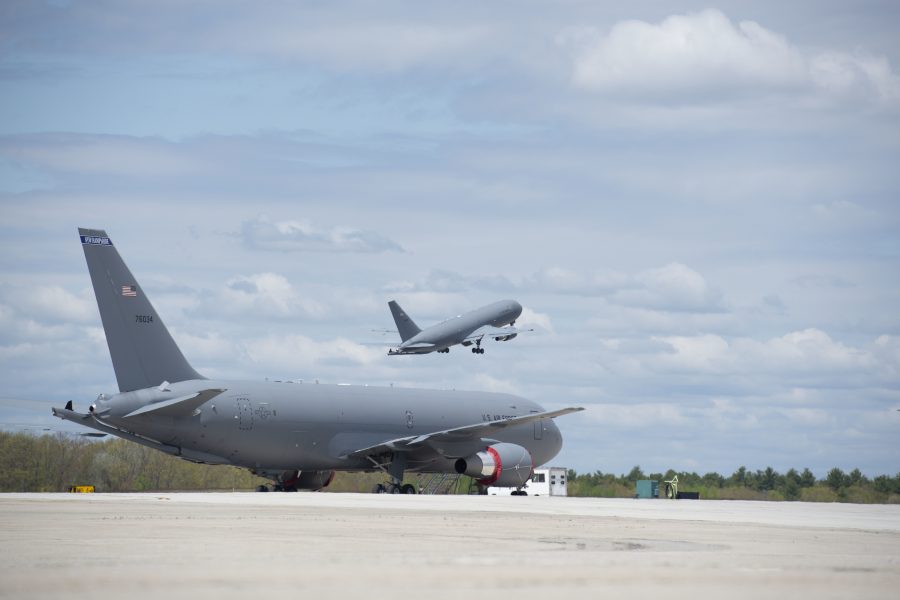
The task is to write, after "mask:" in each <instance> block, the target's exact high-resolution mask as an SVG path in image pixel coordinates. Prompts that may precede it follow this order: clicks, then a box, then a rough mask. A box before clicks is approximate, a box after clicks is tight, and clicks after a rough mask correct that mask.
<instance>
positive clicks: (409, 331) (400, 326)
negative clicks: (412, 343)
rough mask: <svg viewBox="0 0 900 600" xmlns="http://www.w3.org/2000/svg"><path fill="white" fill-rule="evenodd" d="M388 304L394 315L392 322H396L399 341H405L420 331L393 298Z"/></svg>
mask: <svg viewBox="0 0 900 600" xmlns="http://www.w3.org/2000/svg"><path fill="white" fill-rule="evenodd" d="M388 306H389V307H390V308H391V314H392V315H393V316H394V323H396V324H397V331H399V332H400V340H401V341H403V342H405V341H406V340H408V339H409V338H411V337H413V336H414V335H416V334H418V333H420V332H421V331H422V330H421V329H419V326H418V325H416V323H415V321H413V320H412V319H410V318H409V315H407V314H406V311H404V310H403V309H402V308H400V305H399V304H397V303H396V302H395V301H394V300H391V301H390V302H388Z"/></svg>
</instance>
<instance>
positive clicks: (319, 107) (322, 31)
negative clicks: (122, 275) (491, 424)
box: [0, 0, 900, 476]
mask: <svg viewBox="0 0 900 600" xmlns="http://www.w3.org/2000/svg"><path fill="white" fill-rule="evenodd" d="M898 26H900V5H898V4H897V3H895V2H892V1H860V2H836V1H831V0H815V1H813V0H798V1H796V2H790V3H787V4H785V3H783V2H771V1H759V2H753V3H747V2H737V1H725V2H717V3H710V2H692V1H687V0H686V1H684V2H660V1H643V2H641V1H638V2H628V3H603V2H588V1H583V2H582V1H566V0H562V1H558V2H534V1H527V0H526V1H518V2H492V3H485V2H467V1H463V2H455V3H449V4H448V3H419V2H416V3H407V2H391V1H387V2H369V1H337V2H326V3H322V2H279V1H274V2H266V3H263V4H260V3H258V2H250V1H238V0H235V1H224V2H222V1H216V2H211V1H209V2H204V1H198V2H191V3H182V2H170V1H166V0H154V1H127V0H126V1H119V2H109V1H85V2H81V1H78V0H73V1H65V0H57V1H52V2H40V1H34V0H29V1H19V0H7V1H5V2H3V3H2V5H0V223H2V236H0V256H2V258H0V380H2V382H3V386H2V390H0V422H2V423H3V427H4V428H7V429H16V428H22V427H25V426H33V425H39V426H48V427H50V426H52V427H54V428H56V429H64V428H65V427H64V425H63V424H62V423H61V422H59V421H56V420H55V419H53V418H52V417H50V414H49V412H50V411H49V409H50V406H53V405H57V406H58V405H61V404H62V403H64V402H65V401H66V400H69V399H72V400H74V402H75V405H76V407H77V406H79V405H81V406H84V405H86V404H88V403H89V402H90V401H92V400H93V398H95V397H96V395H97V394H99V393H101V392H106V393H110V392H115V391H116V384H115V378H114V374H113V371H112V367H111V363H110V361H109V354H108V350H107V348H106V344H105V339H104V337H103V332H102V328H101V326H100V321H99V315H98V312H97V308H96V304H95V302H94V298H93V293H92V290H91V286H90V280H89V277H88V273H87V269H86V266H85V264H84V258H83V254H82V250H81V247H80V244H79V242H78V238H77V232H76V228H77V227H79V226H82V227H92V228H102V229H105V230H106V231H107V232H108V233H109V235H110V237H111V239H112V240H113V243H114V244H115V245H116V246H117V247H118V249H119V252H120V253H121V254H122V256H123V258H124V259H125V261H126V262H127V263H128V265H129V267H130V268H131V270H132V271H133V272H134V274H135V276H136V277H137V279H138V280H139V281H140V283H141V285H142V287H143V289H144V290H145V292H146V293H147V294H148V296H149V297H150V298H151V300H152V301H153V303H154V305H155V307H156V309H157V311H158V312H159V314H160V315H161V317H162V319H163V320H164V322H165V323H166V325H167V326H168V327H169V329H170V330H171V332H172V334H173V336H174V337H175V339H176V341H177V342H178V344H179V346H180V347H181V349H182V351H183V352H184V354H185V355H186V356H187V358H188V359H189V360H190V362H191V363H192V364H193V366H194V367H195V368H196V369H197V370H198V371H199V372H200V373H202V374H204V375H205V376H207V377H217V378H230V379H242V378H246V379H254V380H263V379H265V378H269V379H293V380H299V379H302V380H304V381H313V380H319V381H321V382H328V383H352V384H369V385H396V386H406V387H427V388H442V389H444V388H446V389H467V390H482V391H500V392H510V393H514V394H518V395H521V396H526V397H528V398H530V399H533V400H535V401H537V402H539V403H541V404H542V405H543V406H545V407H546V408H547V409H556V408H562V407H565V406H584V407H585V408H586V409H587V410H585V411H584V412H582V413H578V414H575V415H568V416H565V417H561V418H559V419H558V425H559V426H560V428H561V429H562V432H563V435H564V437H565V445H564V448H563V450H562V452H561V453H560V455H559V456H558V457H557V458H556V459H554V461H553V464H554V465H559V466H565V467H569V468H573V469H576V470H577V471H578V472H593V471H596V470H601V471H603V472H613V473H626V472H628V471H629V470H630V469H631V467H633V466H635V465H640V466H641V467H642V468H643V470H644V471H645V472H651V471H658V472H664V471H665V470H667V469H670V468H671V469H675V470H678V471H698V472H700V473H705V472H708V471H717V472H720V473H723V474H726V475H727V474H730V473H732V472H733V471H734V470H736V469H737V468H738V467H740V466H742V465H743V466H746V467H748V468H750V469H762V468H765V467H767V466H772V467H774V468H775V469H777V470H780V471H785V470H787V469H789V468H792V467H794V468H804V467H809V468H811V469H812V470H813V472H815V473H816V474H817V475H819V476H824V474H825V473H826V472H827V471H828V469H830V468H831V467H834V466H837V467H840V468H842V469H844V470H850V469H853V468H859V469H861V470H862V471H863V472H864V473H866V474H869V475H877V474H894V473H897V472H900V310H898V308H897V307H898V306H900V209H898V201H900V196H898V193H900V169H898V165H900V119H898V117H900V72H898V69H900V37H898V36H897V35H896V32H897V30H898ZM503 298H514V299H516V300H518V301H519V302H521V303H522V305H523V306H524V307H525V310H524V312H523V315H522V317H521V318H520V320H519V321H518V323H517V324H519V325H523V326H527V327H530V328H534V330H535V331H534V332H533V333H529V334H527V335H524V334H523V335H521V336H519V338H517V339H515V340H513V341H510V342H504V343H494V342H491V343H489V344H487V346H486V353H485V354H484V355H473V354H472V353H470V352H469V351H468V350H466V349H462V348H454V349H452V350H451V352H450V353H449V354H432V355H426V356H400V357H388V356H387V355H386V349H387V346H388V345H389V344H390V343H395V340H394V339H393V337H392V336H390V335H389V336H383V335H382V334H379V333H376V332H373V331H372V330H373V329H387V328H392V327H393V323H392V321H391V317H390V313H389V311H388V308H387V302H388V300H391V299H396V300H398V301H399V302H400V304H401V305H402V306H403V307H404V309H405V310H406V311H407V312H408V313H409V314H410V315H411V316H412V317H413V318H414V319H415V320H416V321H417V322H418V323H419V324H420V325H423V326H424V325H429V324H433V323H436V322H438V321H440V320H442V319H444V318H447V317H449V316H453V315H456V314H459V313H462V312H464V311H466V310H469V309H473V308H476V307H478V306H481V305H484V304H487V303H490V302H493V301H495V300H498V299H503ZM54 421H56V422H54Z"/></svg>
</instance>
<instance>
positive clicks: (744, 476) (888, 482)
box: [568, 466, 900, 504]
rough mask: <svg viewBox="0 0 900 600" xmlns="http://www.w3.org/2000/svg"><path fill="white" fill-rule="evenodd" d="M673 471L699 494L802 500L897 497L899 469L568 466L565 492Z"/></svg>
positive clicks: (623, 487) (618, 494) (681, 485)
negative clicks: (583, 469)
mask: <svg viewBox="0 0 900 600" xmlns="http://www.w3.org/2000/svg"><path fill="white" fill-rule="evenodd" d="M675 475H678V489H679V491H696V492H700V497H701V498H706V499H712V500H716V499H718V500H788V501H795V500H799V501H802V502H855V503H861V504H876V503H878V504H884V503H891V504H897V503H900V473H897V474H896V475H894V476H889V475H879V476H877V477H874V478H869V477H866V476H865V475H863V473H862V472H861V471H860V470H859V469H853V470H852V471H850V472H849V473H845V472H844V471H842V470H841V469H839V468H837V467H835V468H833V469H831V470H830V471H828V474H827V475H826V476H825V477H824V478H822V479H817V478H816V476H815V475H814V474H813V473H812V471H810V470H809V469H803V470H802V471H797V469H788V471H787V472H785V473H783V474H782V473H779V472H778V471H776V470H775V469H773V468H772V467H766V468H765V469H758V470H756V471H751V470H750V469H747V468H746V467H743V466H742V467H740V468H738V469H737V470H736V471H735V472H734V473H732V474H731V475H730V476H729V477H725V476H723V475H720V474H718V473H706V474H705V475H699V474H697V473H688V472H677V471H674V470H671V469H670V470H668V471H666V472H665V473H649V474H645V473H644V472H643V471H642V470H641V468H640V467H639V466H636V467H634V468H633V469H631V471H630V472H629V473H628V474H626V475H614V474H612V473H603V472H602V471H596V472H594V473H590V474H581V475H579V474H578V473H576V472H575V471H572V470H570V471H569V477H568V479H569V483H568V487H569V495H570V496H598V497H606V498H631V497H633V496H634V495H635V484H636V482H637V481H638V480H640V479H651V480H656V481H658V482H660V494H661V495H662V493H663V491H662V490H663V482H664V481H671V480H672V479H673V478H674V477H675Z"/></svg>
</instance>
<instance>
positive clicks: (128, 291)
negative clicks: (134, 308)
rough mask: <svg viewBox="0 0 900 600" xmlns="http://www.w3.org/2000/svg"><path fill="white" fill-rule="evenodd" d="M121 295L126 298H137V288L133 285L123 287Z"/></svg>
mask: <svg viewBox="0 0 900 600" xmlns="http://www.w3.org/2000/svg"><path fill="white" fill-rule="evenodd" d="M122 295H123V296H128V297H129V298H136V297H137V287H136V286H133V285H123V286H122Z"/></svg>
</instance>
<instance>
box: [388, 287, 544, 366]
mask: <svg viewBox="0 0 900 600" xmlns="http://www.w3.org/2000/svg"><path fill="white" fill-rule="evenodd" d="M388 306H389V307H390V309H391V314H392V315H393V316H394V323H396V324H397V331H398V332H399V333H400V345H399V346H397V348H391V349H390V350H388V354H390V355H392V356H393V355H395V354H428V353H429V352H445V353H446V352H450V346H455V345H456V344H462V345H463V346H471V345H472V344H475V347H474V348H472V352H473V353H474V354H484V348H482V347H481V342H482V340H484V339H485V338H489V339H494V340H496V341H498V342H505V341H508V340H511V339H513V338H514V337H516V336H517V335H519V333H521V332H522V331H532V330H531V329H516V328H515V327H511V325H513V324H515V322H516V319H518V318H519V315H521V314H522V305H521V304H519V303H518V302H516V301H515V300H500V301H499V302H494V303H493V304H488V305H487V306H482V307H481V308H478V309H475V310H473V311H471V312H467V313H465V314H463V315H459V316H456V317H453V318H451V319H447V320H446V321H442V322H440V323H438V324H437V325H432V326H431V327H428V328H426V329H420V328H419V326H418V325H416V323H415V322H414V321H413V320H412V319H411V318H409V315H407V314H406V312H405V311H404V310H403V309H402V308H400V305H399V304H397V302H395V301H394V300H391V301H390V302H388ZM504 325H510V327H504Z"/></svg>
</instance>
